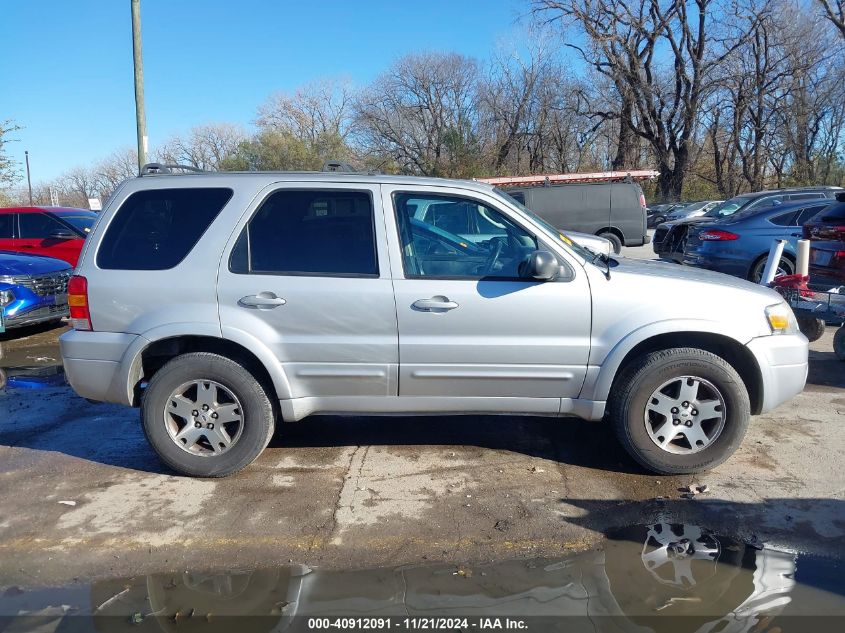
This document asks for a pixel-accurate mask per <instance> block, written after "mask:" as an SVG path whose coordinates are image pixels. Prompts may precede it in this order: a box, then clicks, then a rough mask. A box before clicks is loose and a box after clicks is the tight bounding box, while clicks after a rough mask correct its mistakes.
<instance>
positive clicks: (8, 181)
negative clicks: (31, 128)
mask: <svg viewBox="0 0 845 633" xmlns="http://www.w3.org/2000/svg"><path fill="white" fill-rule="evenodd" d="M19 129H20V126H18V125H15V123H14V122H12V121H10V120H6V121H0V189H4V188H7V187H11V186H12V185H14V184H15V183H16V182H17V181H18V179H19V178H20V168H19V167H18V164H17V163H16V162H15V161H14V160H12V159H11V158H10V157H9V155H8V154H7V153H6V145H7V144H8V143H10V142H11V141H12V139H10V138H9V135H10V134H12V133H14V132H16V131H17V130H19Z"/></svg>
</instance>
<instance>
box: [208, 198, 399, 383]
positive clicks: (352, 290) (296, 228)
mask: <svg viewBox="0 0 845 633" xmlns="http://www.w3.org/2000/svg"><path fill="white" fill-rule="evenodd" d="M260 198H261V199H260V200H259V201H258V202H257V203H256V204H254V205H253V206H252V208H251V209H250V210H249V211H248V212H247V214H246V216H245V217H244V218H242V219H241V223H240V225H239V227H238V228H237V229H236V232H235V234H234V235H233V238H232V242H233V245H232V247H231V253H230V255H229V257H224V259H223V261H222V262H221V266H220V275H219V282H218V296H219V303H220V322H221V326H222V328H223V332H224V335H225V333H226V330H227V329H228V328H234V329H237V330H241V331H245V332H248V333H250V334H251V335H252V336H255V337H257V338H259V339H260V340H261V341H262V342H263V343H264V344H265V345H267V346H268V347H269V348H270V349H271V350H272V351H273V353H274V354H275V355H276V358H277V359H278V361H279V363H281V365H282V366H283V368H284V371H285V374H286V376H287V378H288V381H289V383H290V390H291V395H292V397H294V398H302V397H309V396H314V397H321V396H369V397H371V396H387V395H396V394H397V385H398V379H397V372H398V359H399V358H398V356H399V345H398V338H397V337H398V333H397V325H396V308H395V302H394V298H393V284H392V282H391V279H390V266H389V261H388V256H387V249H386V246H385V233H384V220H383V217H382V211H381V201H380V194H379V187H378V185H363V184H357V183H348V184H342V185H340V184H324V183H320V184H319V186H318V187H315V185H314V183H309V184H307V185H306V184H302V183H299V184H296V183H286V184H284V185H278V186H274V187H272V188H271V189H269V190H265V192H264V194H263V195H261V196H260Z"/></svg>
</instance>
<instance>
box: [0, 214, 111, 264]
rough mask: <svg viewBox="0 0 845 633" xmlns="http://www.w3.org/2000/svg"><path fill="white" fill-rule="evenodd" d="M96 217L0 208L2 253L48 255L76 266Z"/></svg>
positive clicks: (0, 248)
mask: <svg viewBox="0 0 845 633" xmlns="http://www.w3.org/2000/svg"><path fill="white" fill-rule="evenodd" d="M96 219H97V214H96V213H94V212H93V211H88V210H86V209H74V208H70V207H4V208H0V250H2V251H13V252H17V253H27V254H31V255H46V256H48V257H55V258H56V259H61V260H64V261H66V262H67V263H68V264H70V265H71V266H76V261H77V260H78V259H79V252H80V251H81V250H82V245H83V244H84V243H85V238H86V237H87V236H88V233H89V232H90V231H91V227H92V226H93V225H94V221H95V220H96Z"/></svg>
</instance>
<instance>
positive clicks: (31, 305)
mask: <svg viewBox="0 0 845 633" xmlns="http://www.w3.org/2000/svg"><path fill="white" fill-rule="evenodd" d="M71 272H72V269H71V267H70V266H69V265H68V263H67V262H64V261H61V260H59V259H54V258H52V257H42V256H40V255H21V254H18V253H8V252H3V251H0V332H2V331H4V329H11V328H16V327H22V326H24V325H35V324H38V323H49V322H56V323H58V322H60V321H61V320H62V318H63V317H66V316H67V315H68V305H67V284H68V280H69V279H70V275H71Z"/></svg>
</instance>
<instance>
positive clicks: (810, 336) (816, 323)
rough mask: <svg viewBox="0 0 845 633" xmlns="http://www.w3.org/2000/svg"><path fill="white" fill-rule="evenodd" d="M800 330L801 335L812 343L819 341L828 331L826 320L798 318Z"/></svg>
mask: <svg viewBox="0 0 845 633" xmlns="http://www.w3.org/2000/svg"><path fill="white" fill-rule="evenodd" d="M796 320H797V321H798V329H799V330H801V334H803V335H804V336H806V337H807V340H808V341H810V342H811V343H813V342H815V341H818V340H819V339H820V338H821V337H822V336H823V335H824V331H825V330H826V329H827V325H826V324H825V322H824V319H814V318H813V317H805V316H800V317H797V318H796Z"/></svg>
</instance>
